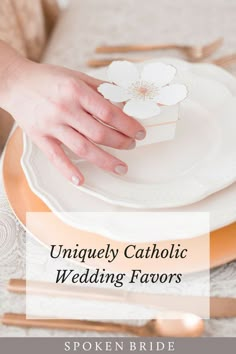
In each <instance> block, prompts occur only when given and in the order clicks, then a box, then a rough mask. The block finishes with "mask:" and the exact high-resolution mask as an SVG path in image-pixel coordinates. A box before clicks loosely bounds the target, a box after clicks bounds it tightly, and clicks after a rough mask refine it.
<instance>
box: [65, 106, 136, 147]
mask: <svg viewBox="0 0 236 354" xmlns="http://www.w3.org/2000/svg"><path fill="white" fill-rule="evenodd" d="M67 120H68V124H69V126H71V127H72V128H74V129H75V130H76V131H78V132H80V133H81V134H82V135H84V136H86V137H88V138H89V139H90V140H92V141H93V142H94V143H96V144H100V145H105V146H110V147H112V148H115V149H127V150H128V149H133V148H134V147H135V145H136V143H135V140H134V139H132V138H130V137H127V136H126V135H124V134H121V133H119V132H118V131H116V130H114V129H112V128H110V127H108V126H105V125H104V124H102V123H100V122H98V121H97V120H96V119H94V118H93V117H91V115H89V114H88V113H86V112H83V111H82V110H81V111H80V112H79V117H76V116H75V115H70V116H69V117H68V118H67ZM62 134H63V132H62Z"/></svg>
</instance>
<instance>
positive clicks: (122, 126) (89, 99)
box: [79, 85, 146, 140]
mask: <svg viewBox="0 0 236 354" xmlns="http://www.w3.org/2000/svg"><path fill="white" fill-rule="evenodd" d="M82 86H83V85H82ZM79 91H80V92H79V96H80V104H81V105H82V106H83V108H84V109H85V110H86V111H87V112H89V113H90V114H91V115H93V116H95V117H96V118H98V119H100V120H101V121H102V122H104V123H105V124H107V125H109V126H111V127H113V128H115V129H116V130H118V131H119V132H121V133H122V134H124V135H126V136H129V137H130V138H133V139H137V140H142V139H144V137H145V135H146V132H145V129H144V127H143V126H142V125H141V124H140V123H139V122H138V121H136V120H135V119H134V118H131V117H129V116H127V115H126V114H125V113H124V112H123V111H122V110H121V109H119V108H118V107H116V106H114V105H113V104H111V103H110V102H108V101H106V100H105V99H104V98H103V97H102V96H101V95H100V94H99V93H97V92H96V91H95V90H93V89H92V88H90V87H89V86H87V85H84V86H83V87H81V88H80V90H79Z"/></svg>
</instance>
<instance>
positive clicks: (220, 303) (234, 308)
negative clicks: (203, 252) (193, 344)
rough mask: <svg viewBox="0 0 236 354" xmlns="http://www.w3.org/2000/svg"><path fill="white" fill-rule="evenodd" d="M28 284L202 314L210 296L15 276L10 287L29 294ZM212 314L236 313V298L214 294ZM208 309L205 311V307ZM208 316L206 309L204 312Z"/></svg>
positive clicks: (48, 291)
mask: <svg viewBox="0 0 236 354" xmlns="http://www.w3.org/2000/svg"><path fill="white" fill-rule="evenodd" d="M26 286H27V293H28V294H37V295H39V294H40V295H46V296H65V297H79V298H82V299H86V300H91V301H92V300H94V301H106V302H108V301H113V302H119V303H126V304H132V305H140V306H148V307H151V308H156V309H157V310H158V309H164V310H165V309H166V308H167V307H168V311H179V312H188V313H196V312H197V315H201V313H199V311H201V308H203V309H205V306H206V303H207V301H208V298H206V297H204V296H186V295H159V294H150V293H139V292H127V291H124V290H112V289H99V288H98V289H96V290H95V289H94V288H90V287H89V288H85V287H80V286H73V285H72V286H71V285H61V284H53V283H46V282H39V281H28V282H27V284H26V281H25V280H24V279H11V280H10V281H9V283H8V286H7V289H8V291H10V292H13V293H17V294H25V293H26ZM209 302H210V317H211V318H231V317H236V298H220V297H210V298H209ZM203 312H204V311H203ZM202 316H203V317H204V313H202Z"/></svg>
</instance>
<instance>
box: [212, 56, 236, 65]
mask: <svg viewBox="0 0 236 354" xmlns="http://www.w3.org/2000/svg"><path fill="white" fill-rule="evenodd" d="M212 63H213V64H215V65H219V66H223V67H224V66H228V65H231V64H234V63H236V53H234V54H229V55H226V56H224V57H221V58H218V59H215V60H213V61H212Z"/></svg>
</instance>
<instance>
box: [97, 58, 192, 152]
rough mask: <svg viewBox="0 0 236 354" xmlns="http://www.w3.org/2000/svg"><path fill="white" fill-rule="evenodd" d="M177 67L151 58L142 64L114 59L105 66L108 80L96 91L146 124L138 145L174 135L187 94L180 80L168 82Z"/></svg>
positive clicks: (172, 78)
mask: <svg viewBox="0 0 236 354" xmlns="http://www.w3.org/2000/svg"><path fill="white" fill-rule="evenodd" d="M176 73H177V70H176V68H175V67H174V66H173V65H169V64H165V63H161V62H150V63H146V64H143V65H140V64H136V65H135V64H133V63H130V62H128V61H114V62H112V63H111V65H110V66H109V67H108V78H109V81H110V83H103V84H101V85H100V86H99V87H98V91H99V92H100V93H101V94H102V95H103V96H104V97H105V98H106V99H109V100H110V101H111V102H112V103H114V104H118V105H120V104H121V103H122V106H121V107H123V111H124V112H125V113H126V114H127V115H129V116H131V117H134V118H136V119H137V120H138V121H140V122H141V124H142V125H143V126H144V127H145V128H146V131H147V135H146V138H145V139H144V140H143V141H139V142H138V144H137V145H138V146H139V145H148V144H153V143H157V142H161V141H166V140H171V139H174V137H175V130H176V123H177V120H178V118H179V103H180V102H181V101H183V100H184V99H185V98H186V97H187V88H186V86H185V85H183V84H178V83H171V82H172V81H173V80H174V78H175V76H176Z"/></svg>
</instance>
